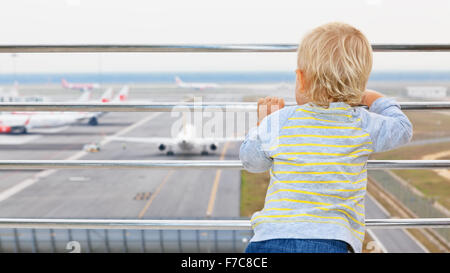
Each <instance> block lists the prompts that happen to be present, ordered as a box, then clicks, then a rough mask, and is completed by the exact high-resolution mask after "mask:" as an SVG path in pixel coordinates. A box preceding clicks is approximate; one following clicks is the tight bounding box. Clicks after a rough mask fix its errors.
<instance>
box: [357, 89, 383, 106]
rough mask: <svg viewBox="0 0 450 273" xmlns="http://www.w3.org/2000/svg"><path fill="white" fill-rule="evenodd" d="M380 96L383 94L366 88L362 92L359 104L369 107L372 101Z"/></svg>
mask: <svg viewBox="0 0 450 273" xmlns="http://www.w3.org/2000/svg"><path fill="white" fill-rule="evenodd" d="M381 97H384V95H383V94H381V93H379V92H377V91H374V90H369V89H367V90H366V91H364V92H363V95H362V100H361V104H363V105H367V106H369V108H370V106H371V105H372V103H373V102H374V101H376V100H377V99H378V98H381Z"/></svg>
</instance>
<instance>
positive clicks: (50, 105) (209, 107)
mask: <svg viewBox="0 0 450 273" xmlns="http://www.w3.org/2000/svg"><path fill="white" fill-rule="evenodd" d="M286 105H287V106H290V105H294V103H292V102H289V103H286ZM399 105H400V107H401V109H402V110H450V101H429V102H399ZM362 107H365V108H367V106H362ZM196 110H200V111H203V112H222V111H229V112H254V111H256V103H254V102H248V103H244V102H240V103H233V102H226V103H225V102H223V103H217V102H202V103H201V104H199V103H189V102H180V103H174V102H168V103H164V102H149V103H127V102H124V103H117V102H108V103H95V102H92V103H89V102H85V103H79V102H74V103H70V102H45V103H35V102H21V103H16V102H2V103H0V111H67V112H78V111H81V112H192V111H196Z"/></svg>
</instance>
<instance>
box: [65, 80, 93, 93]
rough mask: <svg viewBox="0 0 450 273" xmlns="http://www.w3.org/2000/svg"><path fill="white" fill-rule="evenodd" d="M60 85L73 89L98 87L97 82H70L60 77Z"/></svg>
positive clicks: (83, 89)
mask: <svg viewBox="0 0 450 273" xmlns="http://www.w3.org/2000/svg"><path fill="white" fill-rule="evenodd" d="M61 84H62V87H64V88H68V89H75V90H81V91H85V90H92V89H97V88H100V84H98V83H71V82H68V81H66V79H64V78H63V79H61Z"/></svg>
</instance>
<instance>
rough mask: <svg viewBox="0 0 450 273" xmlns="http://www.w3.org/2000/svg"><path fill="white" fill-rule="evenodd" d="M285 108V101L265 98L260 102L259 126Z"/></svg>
mask: <svg viewBox="0 0 450 273" xmlns="http://www.w3.org/2000/svg"><path fill="white" fill-rule="evenodd" d="M283 107H284V99H283V98H277V97H265V98H260V99H259V100H258V110H257V111H258V125H259V123H260V122H261V121H262V120H263V119H264V118H265V117H266V116H268V115H270V114H272V113H273V112H276V111H278V110H280V109H281V108H283Z"/></svg>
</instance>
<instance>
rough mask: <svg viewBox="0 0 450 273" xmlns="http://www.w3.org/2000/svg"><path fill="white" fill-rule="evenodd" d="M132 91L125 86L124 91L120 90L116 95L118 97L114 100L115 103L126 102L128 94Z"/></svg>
mask: <svg viewBox="0 0 450 273" xmlns="http://www.w3.org/2000/svg"><path fill="white" fill-rule="evenodd" d="M129 91H130V88H129V87H128V86H127V85H125V86H124V87H122V89H120V91H119V93H118V94H117V95H116V97H115V98H114V101H115V102H124V101H126V100H127V99H128V93H129Z"/></svg>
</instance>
